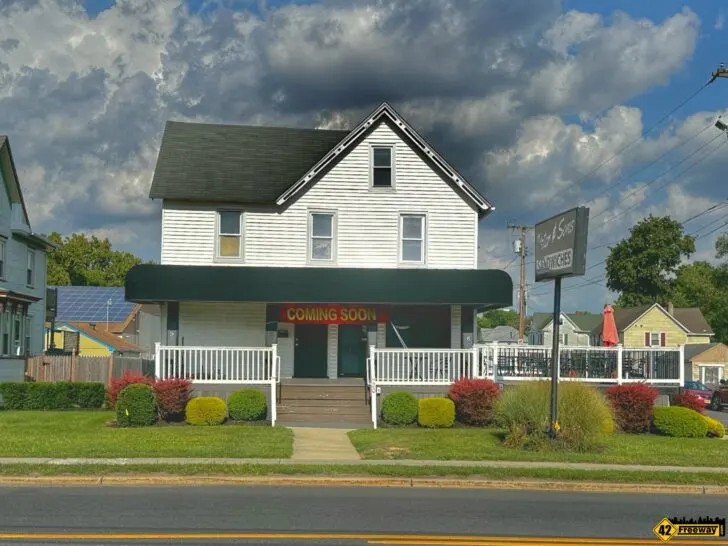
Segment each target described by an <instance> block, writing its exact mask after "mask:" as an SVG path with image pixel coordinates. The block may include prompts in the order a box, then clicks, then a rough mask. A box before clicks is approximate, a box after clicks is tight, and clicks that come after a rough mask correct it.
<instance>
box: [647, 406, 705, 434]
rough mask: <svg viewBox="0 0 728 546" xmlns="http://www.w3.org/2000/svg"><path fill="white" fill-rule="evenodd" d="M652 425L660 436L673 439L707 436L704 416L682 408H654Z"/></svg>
mask: <svg viewBox="0 0 728 546" xmlns="http://www.w3.org/2000/svg"><path fill="white" fill-rule="evenodd" d="M652 425H653V426H654V427H655V428H656V429H657V430H658V432H660V433H661V434H664V435H665V436H672V437H674V438H703V437H704V436H706V435H707V434H708V423H707V422H706V421H705V416H703V415H701V414H699V413H698V412H697V411H695V410H691V409H689V408H684V407H682V406H659V407H656V408H655V409H654V410H653V417H652Z"/></svg>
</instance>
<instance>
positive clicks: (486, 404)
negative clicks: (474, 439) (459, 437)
mask: <svg viewBox="0 0 728 546" xmlns="http://www.w3.org/2000/svg"><path fill="white" fill-rule="evenodd" d="M447 395H448V398H450V400H452V401H453V402H455V416H456V418H457V420H458V421H460V422H461V423H465V424H467V425H477V426H483V425H487V424H490V423H491V422H492V421H493V406H494V405H495V402H496V400H497V399H498V396H500V387H498V384H497V383H495V382H493V381H491V380H490V379H459V380H457V381H455V383H453V384H452V385H451V386H450V390H449V391H448V393H447Z"/></svg>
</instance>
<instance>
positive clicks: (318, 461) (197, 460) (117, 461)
mask: <svg viewBox="0 0 728 546" xmlns="http://www.w3.org/2000/svg"><path fill="white" fill-rule="evenodd" d="M9 464H50V465H78V464H81V465H112V466H125V465H155V464H173V465H177V464H179V465H184V464H209V465H220V464H228V465H235V464H237V465H250V464H255V465H280V466H286V465H344V466H355V465H357V466H441V467H448V466H451V467H459V468H461V467H470V468H562V469H573V470H627V471H647V472H705V473H712V474H722V473H725V472H728V469H726V468H721V467H718V468H716V467H712V466H650V465H637V464H594V463H560V462H546V461H543V462H540V461H424V460H415V459H398V460H365V459H335V458H332V459H325V458H311V459H306V458H291V459H236V458H204V457H189V458H182V457H165V458H158V457H140V458H129V459H126V458H114V459H99V458H51V457H0V465H9Z"/></svg>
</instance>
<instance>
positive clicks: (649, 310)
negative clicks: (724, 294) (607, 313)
mask: <svg viewBox="0 0 728 546" xmlns="http://www.w3.org/2000/svg"><path fill="white" fill-rule="evenodd" d="M614 322H615V323H616V325H617V331H618V332H619V340H620V342H621V343H622V345H624V347H627V348H637V347H677V346H679V345H689V344H694V343H710V338H711V336H712V335H713V330H712V328H711V327H710V325H709V324H708V322H707V321H706V320H705V317H704V316H703V313H702V312H701V311H700V309H698V308H697V307H683V308H673V307H672V306H671V305H668V308H667V309H665V308H664V307H662V306H661V305H660V304H658V303H655V304H652V305H643V306H641V307H628V308H623V309H615V310H614Z"/></svg>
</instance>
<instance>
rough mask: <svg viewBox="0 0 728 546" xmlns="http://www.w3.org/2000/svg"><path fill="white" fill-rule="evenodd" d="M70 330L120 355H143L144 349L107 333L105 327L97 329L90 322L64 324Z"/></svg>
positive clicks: (97, 327) (98, 326) (100, 326)
mask: <svg viewBox="0 0 728 546" xmlns="http://www.w3.org/2000/svg"><path fill="white" fill-rule="evenodd" d="M63 324H65V325H66V326H68V327H69V328H71V329H73V330H76V331H78V332H80V333H82V334H84V335H85V336H86V337H90V338H92V339H95V340H96V341H98V342H99V343H101V344H103V345H106V346H107V347H109V348H110V349H112V350H114V351H118V352H120V353H143V352H144V349H142V348H141V347H139V346H137V345H134V344H133V343H131V342H129V341H127V340H125V339H123V338H121V337H118V336H116V335H114V334H112V333H111V332H107V331H106V330H105V329H104V326H102V325H100V324H99V325H97V326H96V327H95V328H94V327H93V326H91V324H89V323H88V322H63Z"/></svg>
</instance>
